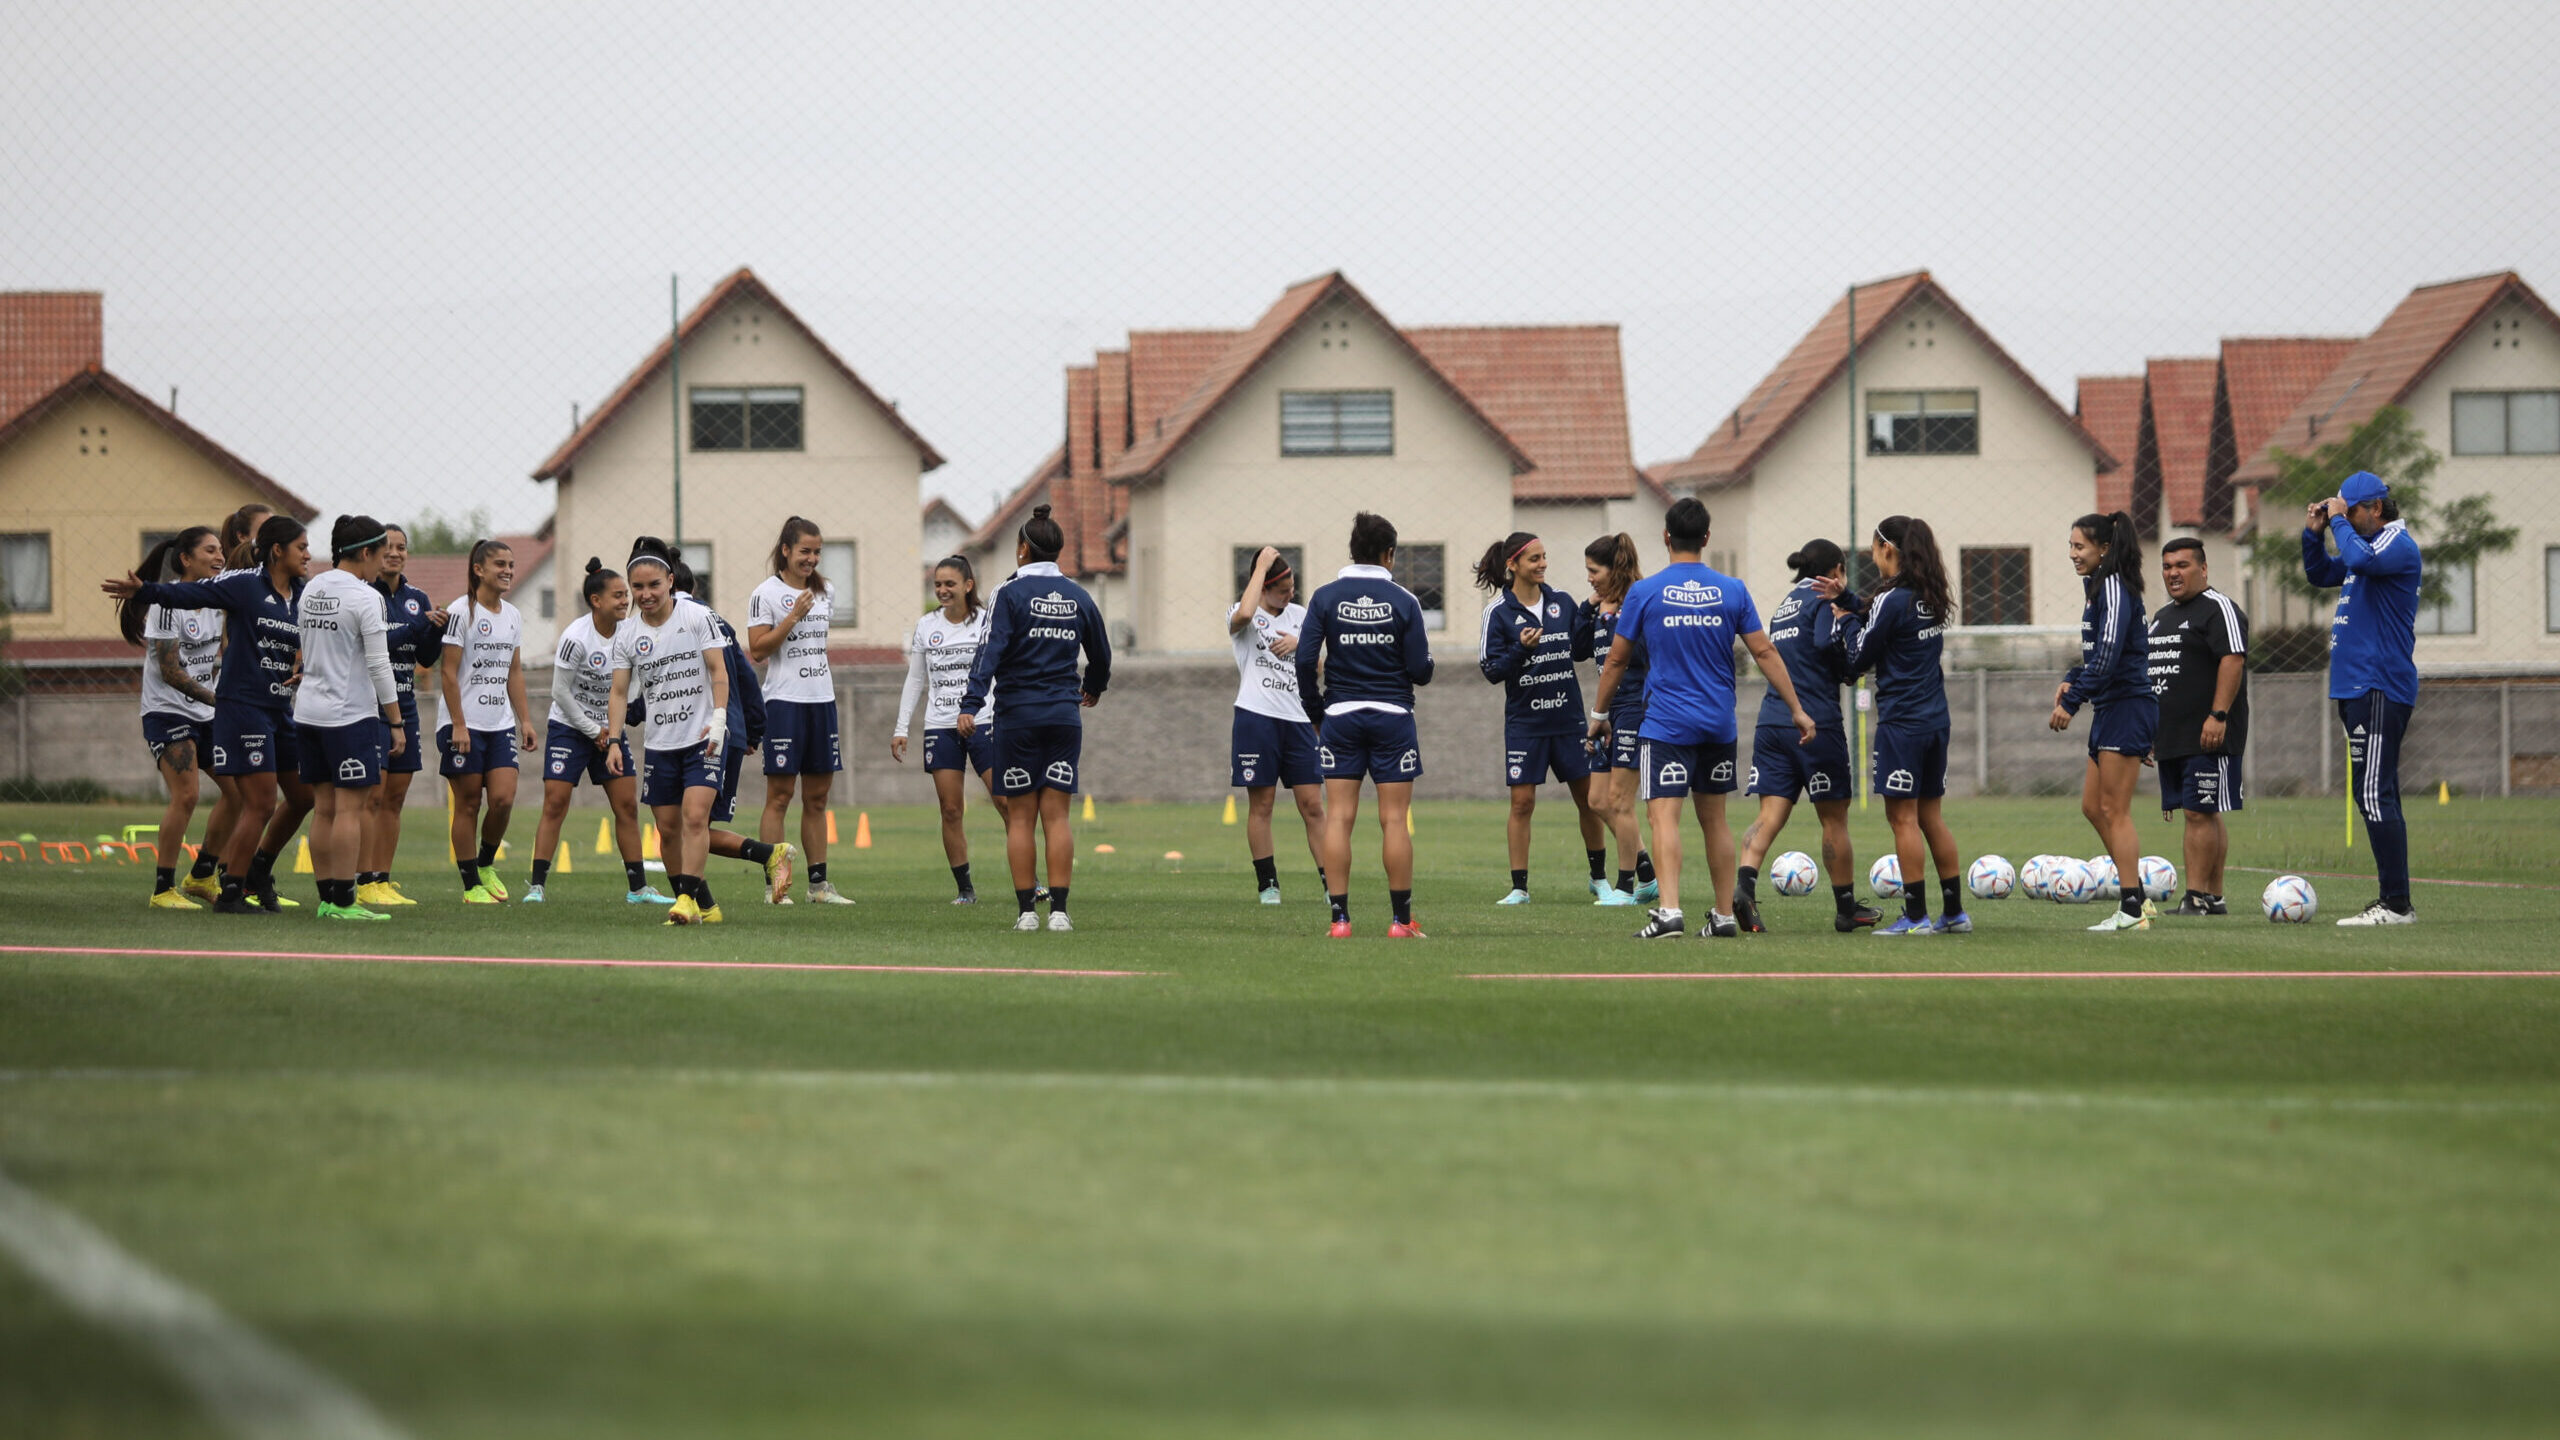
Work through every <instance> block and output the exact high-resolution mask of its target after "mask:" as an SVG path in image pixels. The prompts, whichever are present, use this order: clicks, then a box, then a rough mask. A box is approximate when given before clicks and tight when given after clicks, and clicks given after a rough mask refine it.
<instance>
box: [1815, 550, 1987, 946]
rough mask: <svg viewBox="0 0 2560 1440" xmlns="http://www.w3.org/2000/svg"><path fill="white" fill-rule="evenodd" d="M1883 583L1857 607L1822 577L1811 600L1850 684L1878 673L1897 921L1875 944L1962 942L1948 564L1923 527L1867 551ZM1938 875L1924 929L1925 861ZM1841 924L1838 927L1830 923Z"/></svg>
mask: <svg viewBox="0 0 2560 1440" xmlns="http://www.w3.org/2000/svg"><path fill="white" fill-rule="evenodd" d="M1868 556H1869V558H1870V559H1872V560H1873V561H1874V562H1875V567H1876V573H1877V574H1878V575H1881V576H1883V577H1884V581H1883V583H1882V585H1880V586H1879V587H1878V590H1877V593H1876V594H1875V595H1873V596H1870V597H1867V598H1864V599H1861V598H1860V597H1859V596H1858V595H1856V594H1855V593H1853V592H1851V591H1850V590H1849V589H1848V588H1847V582H1846V581H1845V580H1844V579H1842V578H1841V577H1839V576H1832V575H1818V576H1815V577H1814V580H1813V585H1814V589H1815V590H1816V592H1817V593H1819V594H1820V595H1821V596H1822V597H1823V598H1824V599H1826V600H1829V601H1831V602H1832V607H1831V613H1832V615H1833V617H1834V618H1835V619H1836V620H1837V621H1838V622H1839V626H1840V640H1841V644H1842V646H1843V648H1844V649H1845V651H1846V652H1847V655H1848V660H1849V674H1850V675H1852V676H1857V675H1863V674H1865V673H1866V672H1867V671H1869V670H1873V671H1874V672H1876V733H1875V753H1874V766H1873V768H1874V771H1875V773H1874V776H1873V777H1872V783H1873V784H1874V786H1875V790H1876V793H1877V794H1879V795H1882V796H1883V797H1884V818H1885V823H1887V824H1888V825H1891V826H1892V827H1893V849H1894V854H1895V855H1897V856H1899V857H1900V859H1901V864H1902V916H1901V918H1900V919H1897V920H1895V921H1894V922H1893V923H1892V924H1891V925H1887V926H1885V927H1883V928H1882V929H1879V930H1877V931H1875V932H1874V933H1875V934H1878V935H1892V936H1896V937H1900V936H1904V935H1961V934H1966V933H1968V932H1970V931H1971V930H1972V929H1973V920H1972V918H1971V917H1969V916H1967V915H1966V914H1965V912H1964V862H1963V861H1962V860H1961V859H1960V858H1958V856H1957V854H1956V837H1955V833H1954V832H1953V831H1951V830H1949V829H1948V828H1947V821H1946V816H1945V813H1944V812H1943V810H1942V809H1941V802H1942V801H1943V800H1944V798H1945V796H1946V793H1947V734H1948V730H1949V725H1950V722H1949V720H1948V718H1947V685H1946V676H1945V673H1944V672H1943V671H1942V670H1941V669H1940V668H1939V663H1940V659H1941V657H1942V656H1943V654H1944V652H1945V649H1946V627H1947V621H1948V618H1949V617H1950V616H1952V615H1954V614H1955V601H1954V599H1953V597H1952V596H1950V595H1949V594H1948V591H1947V566H1946V562H1945V561H1944V560H1942V559H1940V558H1939V556H1938V537H1937V536H1936V535H1935V534H1933V533H1931V531H1930V529H1929V522H1928V521H1926V520H1921V519H1917V518H1915V517H1913V516H1909V515H1888V516H1886V517H1885V519H1884V523H1883V524H1881V525H1878V526H1877V527H1876V533H1875V539H1874V541H1873V542H1872V543H1871V544H1870V545H1869V546H1868ZM1924 858H1927V859H1934V860H1935V861H1936V862H1937V866H1938V890H1939V893H1940V894H1941V896H1943V898H1944V900H1945V910H1944V913H1943V914H1942V915H1941V916H1940V917H1939V919H1938V921H1937V923H1936V924H1934V925H1932V924H1931V923H1930V921H1929V887H1928V885H1927V883H1926V882H1925V881H1923V880H1922V879H1921V878H1920V877H1921V876H1922V875H1923V874H1924V873H1926V872H1924V871H1923V870H1922V869H1921V868H1920V862H1921V860H1922V859H1924ZM1834 923H1835V924H1836V923H1837V922H1836V921H1835V922H1834Z"/></svg>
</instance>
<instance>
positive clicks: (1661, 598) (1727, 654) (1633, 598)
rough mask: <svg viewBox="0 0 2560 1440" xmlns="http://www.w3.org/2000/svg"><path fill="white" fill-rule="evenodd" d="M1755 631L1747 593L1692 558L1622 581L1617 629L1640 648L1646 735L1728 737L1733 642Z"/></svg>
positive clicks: (1677, 740) (1683, 740)
mask: <svg viewBox="0 0 2560 1440" xmlns="http://www.w3.org/2000/svg"><path fill="white" fill-rule="evenodd" d="M1759 632H1760V612H1759V610H1758V609H1757V608H1755V607H1754V606H1753V605H1752V603H1751V592H1750V591H1749V590H1747V589H1745V588H1744V587H1743V584H1742V582H1741V581H1739V580H1736V579H1734V578H1733V577H1732V576H1730V575H1725V574H1721V573H1719V572H1717V571H1714V570H1710V569H1708V568H1707V567H1706V566H1704V565H1702V564H1699V563H1698V562H1696V561H1694V560H1692V561H1687V562H1684V563H1681V564H1676V565H1670V566H1666V567H1664V568H1663V569H1662V570H1660V571H1658V572H1656V573H1654V574H1651V575H1647V576H1646V577H1644V578H1643V579H1641V580H1639V581H1637V582H1636V583H1635V584H1633V585H1631V586H1629V587H1627V599H1626V603H1625V604H1623V605H1621V606H1620V607H1619V608H1618V634H1619V635H1620V636H1622V637H1624V638H1625V639H1626V640H1627V641H1629V642H1630V643H1632V644H1637V645H1641V646H1643V647H1644V650H1645V655H1646V657H1647V659H1648V660H1649V661H1650V662H1651V663H1650V665H1649V668H1648V669H1647V671H1646V674H1645V688H1644V738H1646V739H1647V740H1659V741H1662V742H1664V743H1665V744H1670V745H1703V744H1706V743H1708V742H1710V741H1712V742H1715V743H1718V744H1730V743H1732V741H1733V739H1734V736H1735V730H1734V716H1733V668H1734V667H1733V646H1734V642H1735V641H1737V640H1740V639H1741V638H1742V637H1743V636H1745V635H1756V634H1758V633H1759Z"/></svg>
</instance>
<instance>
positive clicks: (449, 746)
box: [436, 725, 516, 780]
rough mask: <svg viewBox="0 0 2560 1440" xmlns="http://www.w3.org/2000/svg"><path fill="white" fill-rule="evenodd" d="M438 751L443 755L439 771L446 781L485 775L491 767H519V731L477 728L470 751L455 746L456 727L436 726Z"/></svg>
mask: <svg viewBox="0 0 2560 1440" xmlns="http://www.w3.org/2000/svg"><path fill="white" fill-rule="evenodd" d="M436 753H437V754H438V755H440V756H442V757H443V758H442V759H440V760H438V761H437V763H436V773H437V774H439V775H442V776H443V777H444V778H446V779H447V780H452V779H457V778H459V777H461V776H464V775H486V774H488V773H489V772H490V771H492V770H513V769H515V768H516V732H514V731H513V730H474V731H472V732H471V753H470V754H468V755H465V754H462V753H460V752H459V751H456V750H455V749H454V748H453V727H452V726H450V725H439V726H437V727H436Z"/></svg>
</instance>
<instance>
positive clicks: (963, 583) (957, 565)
mask: <svg viewBox="0 0 2560 1440" xmlns="http://www.w3.org/2000/svg"><path fill="white" fill-rule="evenodd" d="M933 568H934V569H936V570H957V571H958V572H960V603H961V604H962V605H964V606H966V607H967V608H968V611H969V618H970V619H972V620H975V619H977V618H978V612H979V611H981V610H984V609H986V608H987V602H986V601H984V600H981V599H979V598H978V567H977V566H975V565H972V564H970V563H969V557H968V556H966V555H945V556H943V557H942V558H941V559H939V560H936V561H934V562H933Z"/></svg>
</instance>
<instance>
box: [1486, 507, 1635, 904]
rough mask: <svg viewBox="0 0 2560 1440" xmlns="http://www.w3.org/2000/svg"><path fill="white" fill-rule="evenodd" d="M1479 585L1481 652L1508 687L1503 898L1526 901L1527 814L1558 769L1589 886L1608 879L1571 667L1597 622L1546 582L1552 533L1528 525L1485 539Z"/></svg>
mask: <svg viewBox="0 0 2560 1440" xmlns="http://www.w3.org/2000/svg"><path fill="white" fill-rule="evenodd" d="M1476 588H1477V589H1479V590H1487V591H1491V592H1493V599H1492V600H1491V601H1490V602H1489V603H1487V604H1486V606H1485V607H1484V629H1483V632H1482V634H1481V636H1480V638H1479V641H1478V644H1477V647H1476V653H1477V662H1476V663H1477V666H1478V668H1480V669H1482V670H1483V671H1484V678H1485V679H1486V680H1487V681H1489V682H1491V683H1493V684H1496V685H1499V686H1501V687H1502V749H1503V756H1502V759H1503V767H1504V770H1503V774H1504V778H1505V779H1506V780H1508V781H1509V782H1510V786H1511V818H1510V820H1509V822H1508V823H1507V824H1506V825H1505V827H1504V831H1505V836H1506V838H1507V839H1508V840H1509V841H1510V843H1511V889H1510V891H1509V892H1508V893H1507V894H1505V895H1504V896H1503V897H1502V898H1501V899H1499V900H1496V901H1495V902H1493V903H1495V904H1496V905H1526V904H1528V903H1529V820H1530V817H1531V816H1533V815H1535V814H1536V813H1537V811H1538V787H1539V786H1541V785H1543V784H1545V783H1546V781H1547V775H1548V773H1549V772H1550V771H1552V772H1553V773H1554V775H1555V777H1556V778H1557V779H1558V780H1561V781H1563V782H1564V786H1565V789H1566V790H1567V791H1569V792H1571V793H1572V795H1573V805H1574V809H1575V811H1576V812H1578V814H1579V816H1580V819H1581V823H1582V849H1583V853H1584V855H1585V857H1586V858H1587V859H1588V860H1589V861H1590V863H1591V893H1592V894H1593V895H1594V896H1597V895H1598V894H1599V893H1600V891H1601V889H1602V888H1603V887H1605V886H1606V885H1607V884H1608V883H1609V882H1608V865H1609V849H1608V830H1607V829H1606V827H1605V826H1603V824H1602V823H1601V820H1600V812H1599V811H1597V810H1595V809H1593V808H1592V806H1591V755H1590V751H1589V749H1588V747H1587V746H1586V745H1585V744H1584V742H1583V734H1582V731H1583V721H1584V716H1583V713H1582V681H1581V679H1580V677H1578V676H1576V675H1575V674H1574V671H1573V667H1574V666H1575V665H1577V664H1579V663H1581V662H1582V661H1585V660H1588V659H1590V658H1591V637H1592V627H1591V625H1590V623H1589V622H1588V621H1587V619H1586V617H1585V616H1584V614H1583V611H1582V607H1581V606H1580V605H1578V604H1576V603H1575V602H1574V598H1573V597H1572V596H1570V595H1567V594H1566V593H1564V592H1563V591H1561V590H1558V589H1556V588H1555V587H1554V586H1552V585H1549V584H1548V583H1547V542H1546V541H1544V540H1541V539H1539V538H1538V537H1537V536H1535V535H1532V534H1530V533H1528V532H1527V531H1525V530H1520V531H1514V532H1512V533H1511V534H1510V535H1508V536H1505V537H1504V538H1502V539H1500V540H1496V541H1495V542H1493V544H1492V545H1490V546H1488V547H1486V549H1485V552H1484V556H1483V558H1481V559H1479V560H1477V561H1476Z"/></svg>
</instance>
